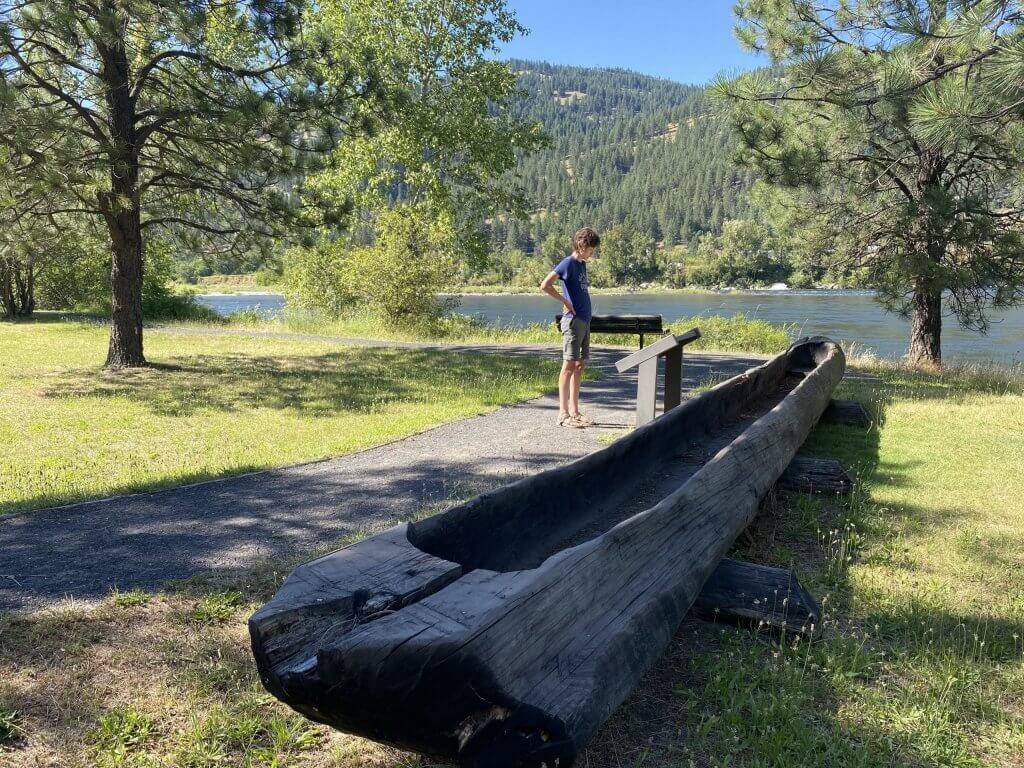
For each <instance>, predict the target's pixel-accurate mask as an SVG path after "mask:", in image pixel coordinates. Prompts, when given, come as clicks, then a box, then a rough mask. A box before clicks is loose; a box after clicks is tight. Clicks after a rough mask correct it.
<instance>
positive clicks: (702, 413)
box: [408, 344, 827, 571]
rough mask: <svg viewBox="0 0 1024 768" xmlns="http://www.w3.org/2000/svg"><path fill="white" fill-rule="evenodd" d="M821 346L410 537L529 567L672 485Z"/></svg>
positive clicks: (466, 560) (475, 564) (447, 553)
mask: <svg viewBox="0 0 1024 768" xmlns="http://www.w3.org/2000/svg"><path fill="white" fill-rule="evenodd" d="M824 347H825V345H823V344H804V345H801V346H796V347H793V348H792V349H791V350H790V352H789V353H788V354H787V355H781V356H779V357H777V358H775V359H774V360H772V361H770V362H768V363H766V364H765V365H762V366H760V367H758V368H754V369H751V370H750V371H747V372H746V373H744V374H741V375H739V376H736V377H734V378H732V379H729V380H728V381H725V382H723V383H721V384H719V385H718V386H716V387H714V388H713V389H711V390H709V391H708V392H705V393H702V394H701V395H699V396H697V397H694V398H691V399H689V400H685V401H684V402H683V404H682V405H681V406H679V407H678V408H675V409H674V410H672V411H670V412H669V413H667V414H665V415H664V416H662V417H660V418H658V419H656V420H655V421H653V422H650V423H649V424H646V425H644V426H643V427H641V428H639V429H636V430H634V431H633V432H632V433H630V434H629V435H627V436H625V437H623V438H621V439H619V440H617V441H616V442H614V443H612V444H611V445H610V446H608V447H607V448H604V449H602V450H600V451H596V452H595V453H592V454H590V455H589V456H586V457H584V458H583V459H580V460H578V461H575V462H573V463H571V464H568V465H566V466H563V467H558V468H555V469H551V470H547V471H545V472H542V473H539V474H537V475H534V476H533V477H529V478H526V479H524V480H520V481H519V482H517V483H514V484H512V485H510V486H506V487H504V488H500V489H497V490H495V491H491V492H489V493H485V494H483V495H481V496H478V497H476V498H475V499H473V500H471V501H469V502H467V503H466V504H462V505H460V506H458V507H455V508H454V509H451V510H449V511H448V512H445V513H442V514H440V515H436V516H434V517H431V518H427V519H426V520H422V521H419V522H416V523H413V524H411V525H410V526H409V529H408V537H409V541H410V542H411V543H412V544H413V545H414V546H416V547H418V548H419V549H421V550H423V551H424V552H427V553H429V554H431V555H434V556H435V557H440V558H443V559H445V560H448V561H450V562H455V563H458V564H460V565H461V566H463V568H464V569H465V570H466V571H469V570H473V569H476V568H484V569H487V570H492V571H518V570H525V569H528V568H536V567H537V566H538V565H540V564H541V563H542V562H544V560H546V559H547V558H548V557H550V556H551V555H553V554H555V553H556V552H559V551H561V550H563V549H566V548H568V547H571V546H575V545H577V544H580V543H582V542H584V541H587V540H589V539H592V538H595V537H597V536H600V535H601V534H603V533H604V532H605V531H607V530H609V529H610V528H612V527H613V526H615V525H616V524H617V523H619V522H621V521H622V520H625V519H627V518H629V517H631V516H632V515H635V514H637V513H638V512H641V511H643V510H645V509H648V508H650V507H651V506H653V505H654V504H656V503H657V502H658V501H659V500H660V499H662V498H664V497H665V496H667V495H669V494H670V493H672V492H673V491H675V490H676V489H678V488H679V487H680V486H681V485H682V484H683V483H685V482H686V481H687V480H688V479H689V478H690V477H691V476H692V475H693V474H695V473H696V472H697V471H698V470H699V469H700V468H701V467H702V466H703V465H704V464H705V463H706V462H707V461H708V460H709V459H711V458H712V457H713V456H714V455H715V454H716V453H717V452H718V451H720V450H721V449H722V448H724V447H725V446H726V445H728V444H729V443H730V442H732V441H733V440H734V439H736V437H737V436H739V434H740V433H742V432H743V430H744V429H746V427H747V426H748V425H749V424H751V423H753V422H754V421H755V420H756V419H758V418H759V417H760V416H762V415H763V414H764V413H766V412H767V411H769V410H770V409H771V408H773V407H774V406H775V405H776V404H777V403H779V402H780V401H781V400H782V398H784V397H785V396H786V394H788V393H789V392H790V391H791V390H792V389H793V388H794V387H795V386H796V385H797V384H799V382H800V381H801V380H802V379H803V378H804V376H805V375H806V374H807V373H808V372H809V371H811V370H813V368H814V367H815V366H816V365H817V364H818V363H820V362H821V361H822V360H823V359H824V356H825V354H827V350H825V349H824Z"/></svg>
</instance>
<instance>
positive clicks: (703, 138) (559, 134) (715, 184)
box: [492, 60, 752, 252]
mask: <svg viewBox="0 0 1024 768" xmlns="http://www.w3.org/2000/svg"><path fill="white" fill-rule="evenodd" d="M510 65H511V67H512V69H513V70H514V71H515V72H516V73H517V75H518V81H519V85H520V88H521V89H522V91H523V96H522V98H520V99H519V100H517V101H516V102H515V104H514V106H513V114H514V115H515V116H516V117H526V118H533V119H536V120H539V121H540V122H541V123H542V124H543V126H544V129H545V131H546V132H547V133H548V135H549V136H550V138H551V146H550V148H548V149H545V150H542V151H540V152H536V153H534V154H532V155H530V156H528V157H525V158H523V159H522V160H521V162H520V166H519V169H518V173H519V175H520V180H521V182H522V184H523V185H524V187H525V189H526V192H527V194H528V197H529V199H530V201H531V202H532V204H533V205H534V206H536V207H535V210H534V211H533V213H532V215H531V217H530V220H529V221H528V222H520V221H508V220H504V219H502V220H499V221H495V222H493V224H492V243H493V245H494V246H495V247H496V248H499V249H500V248H502V247H506V248H518V249H521V250H524V251H527V252H532V251H535V250H536V248H537V246H538V245H539V244H540V243H542V242H543V241H544V239H545V237H547V236H548V235H549V234H552V233H558V234H561V233H564V232H565V231H568V230H571V229H574V228H575V227H576V226H578V225H580V224H584V223H586V224H590V225H591V226H594V227H596V228H598V229H599V230H605V229H608V228H610V227H612V226H616V225H620V224H626V225H628V227H629V229H631V230H638V231H640V232H643V233H644V234H645V235H647V236H649V237H650V238H651V239H653V240H654V241H655V242H658V243H663V244H664V245H674V244H678V243H687V244H689V243H692V242H693V241H694V239H695V238H696V237H697V236H698V235H700V234H701V233H703V232H708V231H716V232H717V231H719V230H720V229H721V226H722V223H723V222H724V221H725V220H726V219H729V218H739V217H741V216H742V215H743V214H744V213H745V198H746V192H747V190H748V188H749V186H750V184H751V182H752V176H751V174H750V173H749V172H747V171H743V170H739V169H737V168H735V167H733V166H732V164H731V162H730V157H731V146H732V139H731V138H730V136H729V133H728V128H727V126H726V125H725V124H724V123H723V122H722V121H720V120H718V119H716V118H715V117H714V116H713V114H712V111H713V107H712V105H711V103H710V99H709V97H708V96H707V94H706V93H705V90H704V89H703V88H702V87H698V86H690V85H682V84H679V83H675V82H672V81H670V80H663V79H660V78H656V77H650V76H647V75H641V74H637V73H635V72H628V71H625V70H619V69H590V68H583V67H569V66H554V65H551V64H544V63H538V62H528V61H516V60H513V61H511V62H510Z"/></svg>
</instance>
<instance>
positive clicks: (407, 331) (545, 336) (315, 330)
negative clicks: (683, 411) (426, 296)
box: [231, 310, 795, 354]
mask: <svg viewBox="0 0 1024 768" xmlns="http://www.w3.org/2000/svg"><path fill="white" fill-rule="evenodd" d="M553 316H554V312H553V313H552V322H551V323H533V324H530V325H527V326H525V327H516V326H512V325H509V324H502V323H498V324H494V325H490V324H486V323H484V322H482V321H480V320H478V319H476V318H472V317H467V316H465V315H459V314H448V315H443V316H441V317H437V318H426V319H423V320H419V321H416V322H410V323H408V324H405V325H401V326H396V325H394V324H393V323H389V322H388V321H387V320H385V319H383V318H381V317H379V316H377V315H374V314H372V313H369V312H360V311H357V312H352V313H350V314H347V315H345V316H344V317H341V318H338V319H329V318H324V317H322V316H318V315H315V314H311V313H308V312H301V311H296V310H290V311H286V312H285V313H284V314H283V315H282V316H281V317H280V318H277V319H270V320H265V319H263V318H261V317H259V316H258V315H256V314H255V313H251V312H248V313H239V314H237V315H233V316H232V317H231V322H232V324H234V325H238V326H242V327H249V328H254V327H265V328H268V329H279V330H289V331H295V332H302V333H311V334H321V335H333V336H343V337H358V338H372V339H388V340H397V341H432V342H444V343H471V344H542V345H557V344H559V343H561V335H560V333H559V331H558V329H557V328H556V327H555V324H554V320H553ZM665 327H666V328H671V329H672V330H673V331H674V332H676V333H681V332H683V331H686V330H689V329H690V328H694V327H696V328H699V329H700V332H701V338H700V339H698V340H697V341H696V342H694V343H693V344H691V345H689V347H688V349H695V350H711V351H718V352H746V353H755V354H775V353H778V352H781V351H783V350H784V349H785V348H786V347H787V346H788V345H789V344H790V342H791V340H792V336H793V335H794V332H795V329H794V328H792V327H790V326H779V325H773V324H772V323H769V322H767V321H765V320H758V319H748V318H747V317H745V316H744V315H742V314H737V315H733V316H731V317H718V316H698V317H677V318H673V319H670V320H667V321H666V322H665ZM648 338H650V335H648ZM592 343H594V344H602V345H609V346H620V347H631V346H633V345H634V344H635V343H636V337H635V336H630V335H622V334H608V333H595V334H594V335H593V337H592Z"/></svg>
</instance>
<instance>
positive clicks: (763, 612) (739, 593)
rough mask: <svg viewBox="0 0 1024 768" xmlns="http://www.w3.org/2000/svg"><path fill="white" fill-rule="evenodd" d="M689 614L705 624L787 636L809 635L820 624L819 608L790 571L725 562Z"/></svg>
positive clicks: (705, 586)
mask: <svg viewBox="0 0 1024 768" xmlns="http://www.w3.org/2000/svg"><path fill="white" fill-rule="evenodd" d="M690 612H691V613H692V614H693V615H695V616H697V617H698V618H701V619H704V620H706V621H725V622H728V623H730V624H748V625H749V624H753V625H754V626H768V627H774V628H776V629H785V630H786V631H787V632H800V633H810V632H812V631H813V628H815V627H818V626H820V624H821V608H820V607H819V606H818V603H817V601H816V600H815V599H814V598H813V597H812V596H811V594H810V593H809V592H808V591H807V590H806V589H804V588H803V586H801V584H800V582H799V581H797V578H796V576H795V575H794V574H793V572H792V571H789V570H786V569H783V568H772V567H770V566H767V565H754V564H753V563H744V562H742V561H740V560H730V559H728V558H726V559H724V560H722V561H721V562H720V563H719V564H718V567H716V568H715V570H714V572H712V574H711V577H710V578H709V579H708V580H707V581H706V582H705V584H704V588H703V589H702V590H701V592H700V595H698V597H697V600H696V601H695V602H694V604H693V607H692V608H691V609H690Z"/></svg>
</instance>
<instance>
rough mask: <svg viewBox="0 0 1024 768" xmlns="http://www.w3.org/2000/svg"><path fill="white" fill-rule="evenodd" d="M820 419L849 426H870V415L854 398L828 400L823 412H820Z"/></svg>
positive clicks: (828, 422) (827, 422) (826, 422)
mask: <svg viewBox="0 0 1024 768" xmlns="http://www.w3.org/2000/svg"><path fill="white" fill-rule="evenodd" d="M821 421H822V422H823V423H825V424H846V425H848V426H851V427H869V426H871V416H870V415H869V414H868V412H867V409H866V408H864V406H863V405H861V404H860V403H858V402H857V401H856V400H829V402H828V406H827V407H826V408H825V412H824V413H822V414H821Z"/></svg>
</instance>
